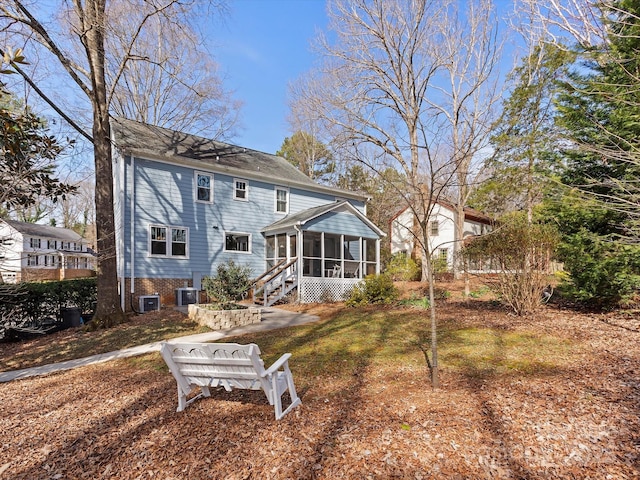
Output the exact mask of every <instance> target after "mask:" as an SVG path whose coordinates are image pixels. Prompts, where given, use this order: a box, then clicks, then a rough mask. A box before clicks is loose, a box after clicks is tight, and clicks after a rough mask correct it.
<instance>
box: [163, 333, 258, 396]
mask: <svg viewBox="0 0 640 480" xmlns="http://www.w3.org/2000/svg"><path fill="white" fill-rule="evenodd" d="M161 353H162V356H163V357H164V359H165V361H166V362H167V365H168V366H169V369H170V370H171V372H172V373H173V374H174V377H176V380H177V381H178V384H180V386H181V388H182V389H183V390H184V391H185V392H188V391H190V389H191V387H190V385H200V386H203V385H209V384H210V383H211V379H218V380H222V381H224V380H234V381H235V382H239V383H240V385H238V386H241V385H242V384H243V383H244V384H246V386H245V388H255V387H252V385H255V383H256V381H258V383H261V381H262V373H263V372H264V362H263V361H262V359H261V358H260V348H259V347H258V345H256V344H254V343H250V344H248V345H240V344H237V343H193V344H190V343H181V344H179V345H172V344H171V343H166V344H163V347H162V350H161ZM256 386H257V385H256Z"/></svg>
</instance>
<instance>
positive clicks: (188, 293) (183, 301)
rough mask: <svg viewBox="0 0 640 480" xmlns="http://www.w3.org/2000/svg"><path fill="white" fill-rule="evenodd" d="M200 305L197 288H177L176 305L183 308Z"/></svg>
mask: <svg viewBox="0 0 640 480" xmlns="http://www.w3.org/2000/svg"><path fill="white" fill-rule="evenodd" d="M192 303H198V290H196V289H195V288H176V305H178V306H179V307H183V306H185V305H189V304H192Z"/></svg>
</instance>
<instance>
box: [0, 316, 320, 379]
mask: <svg viewBox="0 0 640 480" xmlns="http://www.w3.org/2000/svg"><path fill="white" fill-rule="evenodd" d="M319 318H320V317H318V316H316V315H308V314H306V313H296V312H289V311H286V310H281V309H278V308H273V307H271V308H263V309H262V321H261V322H260V323H254V324H251V325H244V326H242V327H235V328H230V329H227V330H217V331H214V332H207V333H199V334H196V335H188V336H186V337H178V338H172V339H170V340H167V342H213V341H216V340H220V339H222V338H226V337H235V336H238V335H242V334H244V333H253V332H263V331H265V330H275V329H277V328H285V327H291V326H294V325H303V324H305V323H311V322H315V321H317V320H318V319H319ZM160 343H161V342H154V343H147V344H146V345H140V346H137V347H130V348H124V349H122V350H115V351H113V352H108V353H100V354H98V355H92V356H90V357H85V358H78V359H75V360H67V361H66V362H60V363H52V364H50V365H42V366H40V367H33V368H24V369H22V370H11V371H9V372H0V383H4V382H10V381H11V380H19V379H22V378H28V377H35V376H38V375H47V374H49V373H53V372H59V371H62V370H70V369H72V368H76V367H83V366H85V365H91V364H94V363H101V362H108V361H109V360H115V359H117V358H127V357H135V356H137V355H143V354H145V353H149V352H158V351H160Z"/></svg>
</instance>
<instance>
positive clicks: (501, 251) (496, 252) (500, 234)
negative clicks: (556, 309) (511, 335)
mask: <svg viewBox="0 0 640 480" xmlns="http://www.w3.org/2000/svg"><path fill="white" fill-rule="evenodd" d="M557 244H558V233H557V231H556V229H555V228H554V227H553V226H552V225H549V224H543V223H531V224H530V223H528V221H527V218H526V216H525V215H524V214H521V213H516V214H512V215H509V216H506V217H504V218H503V219H501V222H500V226H499V228H497V229H496V230H494V231H493V232H491V233H489V234H487V235H484V236H482V237H478V238H475V239H474V240H473V241H472V242H470V243H469V244H468V245H467V246H466V247H465V248H464V250H463V256H464V257H465V259H466V260H467V261H474V262H478V263H483V262H486V261H491V263H492V264H493V265H494V268H496V269H498V271H499V275H498V276H497V277H496V278H495V279H486V281H487V283H489V284H490V286H491V289H492V290H494V291H495V292H496V293H497V294H498V296H499V297H500V299H501V300H502V301H503V302H504V303H506V304H507V305H508V306H509V307H511V308H512V309H513V311H514V312H515V313H516V314H517V315H524V314H528V313H531V312H533V311H535V309H536V308H538V307H539V306H540V304H541V303H542V299H543V292H544V289H545V288H546V287H547V285H548V283H549V270H550V269H549V267H550V263H551V260H552V258H553V255H554V253H555V249H556V246H557Z"/></svg>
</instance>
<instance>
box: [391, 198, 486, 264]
mask: <svg viewBox="0 0 640 480" xmlns="http://www.w3.org/2000/svg"><path fill="white" fill-rule="evenodd" d="M455 215H456V210H455V207H454V206H453V205H452V204H450V203H447V202H443V201H439V202H437V203H436V204H435V205H434V206H433V210H432V212H431V217H430V218H429V224H428V229H429V250H431V252H433V256H434V257H435V259H440V260H441V261H443V262H446V265H447V269H449V270H450V269H451V268H453V260H454V259H453V250H454V249H453V246H454V242H455V240H456V239H455V223H454V219H455ZM414 221H415V216H414V214H413V212H412V211H411V209H410V208H409V207H405V208H403V209H402V210H400V211H399V212H398V213H397V214H396V215H395V216H394V217H393V218H392V219H391V221H390V225H389V232H390V233H389V241H390V248H391V254H392V255H393V254H396V253H399V252H404V253H406V254H408V255H411V254H412V252H413V249H414V245H415V239H414V235H413V233H412V232H414V231H415V229H414ZM492 224H493V221H492V219H491V218H490V217H488V216H487V215H484V214H483V213H481V212H478V211H477V210H473V209H472V208H467V207H465V209H464V234H463V238H462V240H463V241H464V240H466V239H468V238H471V237H474V236H476V235H482V234H484V233H487V232H488V231H490V230H491V228H492V227H491V226H492Z"/></svg>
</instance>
